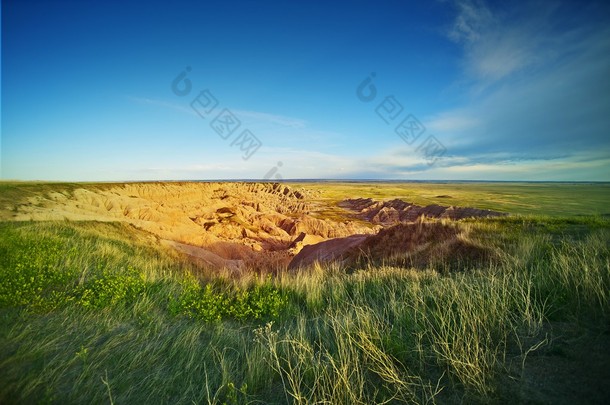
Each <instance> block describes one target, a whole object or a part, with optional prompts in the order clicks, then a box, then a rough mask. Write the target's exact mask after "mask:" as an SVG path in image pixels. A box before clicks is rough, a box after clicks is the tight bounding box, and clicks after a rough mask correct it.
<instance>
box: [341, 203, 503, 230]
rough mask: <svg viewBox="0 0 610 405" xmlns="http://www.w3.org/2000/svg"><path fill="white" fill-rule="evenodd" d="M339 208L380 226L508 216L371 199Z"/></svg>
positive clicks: (487, 211)
mask: <svg viewBox="0 0 610 405" xmlns="http://www.w3.org/2000/svg"><path fill="white" fill-rule="evenodd" d="M339 206H340V207H342V208H346V209H348V210H351V211H354V212H356V215H357V216H358V217H359V218H361V219H364V220H366V221H369V222H372V223H374V224H380V225H386V226H387V225H393V224H397V223H401V222H403V223H405V222H415V221H416V220H417V219H418V218H420V217H427V218H448V219H453V220H458V219H464V218H484V217H497V216H504V215H507V214H506V213H503V212H498V211H491V210H484V209H478V208H466V207H453V206H442V205H436V204H433V205H428V206H420V205H415V204H412V203H409V202H405V201H402V200H399V199H394V200H389V201H375V200H373V199H371V198H356V199H347V200H344V201H342V202H340V203H339Z"/></svg>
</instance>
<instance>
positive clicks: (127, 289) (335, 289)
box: [0, 218, 610, 404]
mask: <svg viewBox="0 0 610 405" xmlns="http://www.w3.org/2000/svg"><path fill="white" fill-rule="evenodd" d="M519 221H521V222H519ZM577 222H578V221H577ZM602 222H603V221H602ZM560 225H561V224H560ZM560 225H557V224H555V225H553V227H554V228H553V231H549V230H548V223H546V222H545V219H544V218H529V219H516V220H514V219H511V220H506V219H498V220H491V221H484V222H473V223H466V224H459V226H460V227H462V228H463V229H464V234H463V237H464V238H472V240H475V241H476V242H477V243H478V244H483V245H485V246H487V247H489V248H490V249H494V251H496V253H497V255H496V258H497V260H495V261H493V262H489V263H486V264H485V266H484V267H480V268H473V267H469V268H465V269H463V270H462V271H457V272H454V273H450V274H445V273H440V272H438V271H437V269H435V268H433V267H428V268H419V269H417V268H403V267H392V266H372V265H371V266H364V267H362V268H357V269H351V270H350V271H346V269H344V268H342V267H341V266H339V265H329V266H319V265H316V266H313V267H311V268H310V269H307V270H303V271H299V272H286V271H284V272H279V273H278V274H277V275H275V276H274V277H272V278H271V277H266V276H257V275H248V276H245V277H244V278H242V279H238V280H234V279H231V278H230V277H229V276H228V275H227V276H222V275H219V276H217V277H213V276H211V275H210V273H207V272H205V271H202V269H198V268H195V267H193V266H192V265H191V264H190V263H189V262H188V261H185V260H184V259H182V258H181V257H179V256H176V255H175V254H174V253H172V252H170V251H164V250H161V249H159V248H156V247H154V246H155V244H154V241H153V240H151V239H149V237H148V236H147V235H146V234H145V233H143V232H140V231H138V230H136V229H134V228H131V227H128V226H124V225H118V224H92V223H21V224H7V223H2V224H0V252H1V254H2V258H1V259H0V264H1V267H0V272H1V273H0V274H1V276H2V281H3V282H2V283H1V287H0V291H2V293H1V294H0V296H1V297H3V298H2V301H1V303H2V305H1V308H0V381H2V384H0V402H1V403H24V402H35V403H45V402H46V403H67V402H68V403H117V404H118V403H177V404H181V403H185V404H186V403H193V402H194V403H228V404H231V403H261V402H262V403H298V404H310V403H319V404H321V403H333V404H334V403H350V404H351V403H356V404H357V403H360V404H371V403H435V402H438V403H448V402H449V403H452V402H453V403H457V402H464V401H467V402H495V401H502V400H507V399H508V398H511V395H513V394H514V395H516V394H515V393H506V392H505V390H504V389H503V387H502V381H503V378H504V377H506V376H507V375H510V376H511V377H512V378H513V379H517V380H518V378H519V373H518V367H517V370H516V371H515V367H514V365H515V364H517V365H519V366H520V367H523V365H524V364H525V363H526V361H527V356H528V355H529V354H530V353H531V352H532V351H534V350H537V349H538V348H539V347H540V346H541V345H543V344H547V342H548V339H547V336H546V333H547V332H546V329H545V328H546V325H548V323H549V322H554V321H557V320H558V321H562V322H572V321H575V320H577V321H578V322H581V323H591V324H596V325H597V324H603V323H607V322H608V317H609V309H610V301H609V300H610V297H609V291H610V265H609V258H610V253H609V249H608V246H609V243H608V242H609V241H610V227H609V226H608V223H607V221H606V222H604V223H600V222H597V225H596V226H591V227H590V228H591V229H593V230H590V231H588V232H585V233H583V227H584V226H589V225H588V222H586V220H583V221H582V222H578V223H576V224H572V225H574V226H576V227H577V228H578V232H577V235H576V234H575V233H570V227H569V226H568V227H563V225H561V226H560ZM557 226H559V230H557V229H556V228H557ZM541 228H542V229H546V230H545V231H544V232H540V229H541ZM201 274H204V275H205V276H204V277H200V278H199V281H198V279H197V278H194V277H198V276H199V275H201ZM40 275H43V276H44V277H43V279H42V280H39V279H38V277H40Z"/></svg>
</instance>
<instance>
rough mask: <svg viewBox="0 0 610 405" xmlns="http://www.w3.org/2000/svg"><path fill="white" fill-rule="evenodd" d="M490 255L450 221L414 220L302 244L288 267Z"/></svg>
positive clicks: (444, 261)
mask: <svg viewBox="0 0 610 405" xmlns="http://www.w3.org/2000/svg"><path fill="white" fill-rule="evenodd" d="M491 256H493V254H492V252H491V250H489V249H488V248H485V247H484V246H481V245H480V244H478V243H476V242H474V241H472V240H471V239H470V238H469V236H468V235H467V234H466V233H465V231H464V230H462V229H461V228H459V227H458V226H456V225H455V224H452V223H443V222H438V221H435V222H416V223H408V224H398V225H394V226H392V227H389V228H385V229H382V230H381V231H380V232H379V233H377V234H375V235H354V236H351V237H347V238H337V239H332V240H328V241H325V242H321V243H318V244H315V245H310V246H306V247H304V248H303V250H301V252H299V254H297V255H296V256H295V257H294V259H293V260H292V261H291V262H290V265H289V268H291V269H295V268H299V267H306V266H309V265H311V264H313V263H315V262H320V263H329V262H339V263H341V264H342V265H345V266H352V265H355V264H358V263H361V264H363V263H365V262H367V263H368V262H374V263H385V264H398V265H401V266H413V267H424V268H425V267H428V266H431V265H433V266H441V267H446V266H451V264H452V263H456V262H460V263H461V264H462V265H463V264H465V263H471V264H472V263H480V262H481V261H483V260H488V259H489V258H490V257H491Z"/></svg>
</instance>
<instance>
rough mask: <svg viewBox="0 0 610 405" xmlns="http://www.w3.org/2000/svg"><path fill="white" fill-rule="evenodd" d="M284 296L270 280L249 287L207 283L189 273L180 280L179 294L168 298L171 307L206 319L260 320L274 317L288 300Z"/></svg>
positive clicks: (176, 310) (207, 320)
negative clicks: (180, 290) (224, 286)
mask: <svg viewBox="0 0 610 405" xmlns="http://www.w3.org/2000/svg"><path fill="white" fill-rule="evenodd" d="M287 301H288V299H287V297H286V296H285V295H284V294H282V293H281V292H280V290H279V289H277V288H276V287H274V286H273V285H272V284H270V282H268V281H267V282H265V283H263V284H261V285H255V286H253V287H250V288H248V289H240V288H238V287H230V288H227V289H226V291H222V290H221V288H220V287H218V286H217V287H215V286H214V285H212V284H206V286H205V287H203V288H202V287H201V285H200V284H199V281H198V280H197V279H195V278H194V277H192V276H190V277H187V278H186V279H185V281H184V282H183V290H182V292H181V294H180V295H179V296H178V297H177V298H175V297H172V298H170V311H171V312H172V313H174V314H183V315H186V316H188V317H190V318H195V319H200V320H203V321H206V322H216V321H220V320H223V319H236V320H240V321H245V320H261V319H267V318H277V317H278V316H279V315H280V312H281V311H282V310H283V309H284V308H285V306H286V304H287Z"/></svg>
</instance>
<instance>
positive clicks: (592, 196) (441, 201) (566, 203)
mask: <svg viewBox="0 0 610 405" xmlns="http://www.w3.org/2000/svg"><path fill="white" fill-rule="evenodd" d="M290 184H292V185H294V186H303V187H307V188H309V189H312V190H317V191H318V192H319V193H320V197H319V200H320V202H323V203H324V205H325V206H331V207H332V206H333V205H334V204H336V203H337V202H339V201H342V200H344V199H346V198H357V197H362V198H372V199H374V200H386V199H393V198H399V199H402V200H404V201H409V202H412V203H415V204H418V205H429V204H438V205H455V206H461V207H475V208H481V209H489V210H495V211H503V212H508V213H511V214H521V215H546V216H555V217H557V216H578V215H585V216H590V215H605V216H608V215H610V183H509V182H498V183H489V182H487V183H485V182H481V183H477V182H447V183H443V182H436V183H418V182H404V183H403V182H389V183H388V182H377V183H375V182H373V183H371V182H341V183H337V182H322V183H290Z"/></svg>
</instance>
